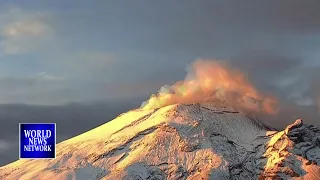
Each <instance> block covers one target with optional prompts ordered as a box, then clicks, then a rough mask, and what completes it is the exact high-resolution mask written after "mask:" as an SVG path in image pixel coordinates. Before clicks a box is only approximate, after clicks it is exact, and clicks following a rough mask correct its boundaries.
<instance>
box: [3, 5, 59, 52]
mask: <svg viewBox="0 0 320 180" xmlns="http://www.w3.org/2000/svg"><path fill="white" fill-rule="evenodd" d="M46 19H48V16H47V15H45V14H43V13H35V12H28V11H23V10H21V9H10V10H9V11H8V12H5V15H3V14H0V35H1V42H0V44H1V46H0V47H1V51H2V53H3V54H18V53H26V52H30V51H34V50H36V49H37V48H41V47H42V46H43V44H44V43H45V41H46V40H48V39H50V38H51V37H52V35H53V29H52V28H51V27H50V25H49V24H48V23H47V21H46Z"/></svg>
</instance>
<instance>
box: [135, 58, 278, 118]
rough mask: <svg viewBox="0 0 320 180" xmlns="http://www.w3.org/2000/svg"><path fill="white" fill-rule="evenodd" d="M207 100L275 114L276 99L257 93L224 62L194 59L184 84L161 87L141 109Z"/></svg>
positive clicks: (182, 82)
mask: <svg viewBox="0 0 320 180" xmlns="http://www.w3.org/2000/svg"><path fill="white" fill-rule="evenodd" d="M209 100H213V101H222V102H225V103H228V104H230V105H232V106H235V107H239V108H243V109H247V110H252V111H256V112H257V111H259V112H265V113H268V114H274V113H277V100H276V99H275V98H273V97H269V96H265V95H263V94H262V93H260V92H259V91H258V90H257V89H256V88H255V87H254V86H253V85H252V84H251V83H250V82H249V81H248V80H247V78H246V76H245V75H244V74H243V73H241V72H240V71H238V70H236V69H232V68H230V66H228V65H227V64H225V63H223V62H219V61H209V60H196V61H195V62H194V63H193V64H192V65H191V66H190V67H189V69H188V73H187V76H186V78H185V80H184V81H178V82H176V83H175V84H174V85H172V86H168V85H166V86H163V87H162V88H161V89H160V90H159V92H158V94H153V95H151V97H150V99H149V100H148V101H146V102H144V103H143V104H142V105H141V108H142V109H155V108H161V107H164V106H167V105H172V104H178V103H182V104H190V103H199V102H204V101H209Z"/></svg>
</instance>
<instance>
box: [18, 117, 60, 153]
mask: <svg viewBox="0 0 320 180" xmlns="http://www.w3.org/2000/svg"><path fill="white" fill-rule="evenodd" d="M55 157H56V124H55V123H20V124H19V158H20V159H53V158H55Z"/></svg>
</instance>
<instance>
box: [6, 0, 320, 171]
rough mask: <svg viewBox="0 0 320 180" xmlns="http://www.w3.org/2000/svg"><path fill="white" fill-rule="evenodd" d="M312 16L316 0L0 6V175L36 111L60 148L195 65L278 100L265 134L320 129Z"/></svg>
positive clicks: (318, 40) (319, 15) (317, 36)
mask: <svg viewBox="0 0 320 180" xmlns="http://www.w3.org/2000/svg"><path fill="white" fill-rule="evenodd" d="M318 7H320V2H319V1H318V0H305V1H299V0H280V1H279V0H269V1H254V0H243V1H237V0H210V1H209V0H200V1H192V0H184V1H169V0H162V1H150V0H149V1H147V0H135V1H132V0H117V1H116V0H109V1H102V0H93V1H85V0H77V1H75V0H72V1H71V0H70V1H65V0H55V1H49V0H28V1H24V0H16V1H10V0H2V1H1V2H0V104H3V105H2V106H1V107H0V120H1V122H0V124H1V126H0V132H3V133H0V166H1V164H5V163H8V162H10V161H12V160H14V159H17V157H18V155H17V151H16V150H14V149H17V148H15V147H16V145H17V142H15V141H16V140H15V139H16V138H17V137H18V134H17V132H16V129H15V128H17V127H18V123H19V122H30V121H41V119H40V120H39V117H40V116H39V117H38V118H37V117H36V116H35V114H34V113H35V112H36V113H37V114H39V113H41V114H42V115H41V117H43V118H46V121H56V122H57V123H58V126H59V123H61V125H62V124H63V123H65V124H63V126H64V128H65V129H64V130H61V132H59V131H58V133H61V140H64V139H66V138H70V137H72V136H74V135H76V134H80V133H81V132H83V131H84V130H89V129H91V128H94V127H96V126H97V125H100V124H101V123H103V122H106V121H107V120H110V119H111V117H115V116H116V115H117V114H119V113H121V112H124V111H127V110H128V109H130V108H134V107H138V106H139V105H140V104H141V102H142V101H143V100H146V99H148V97H149V96H150V94H152V93H156V92H157V90H158V89H160V87H162V86H163V85H165V84H172V83H174V82H175V81H177V80H182V79H183V78H184V76H185V75H186V68H187V67H188V66H189V65H190V64H191V63H192V62H193V61H195V60H196V59H198V58H205V59H212V60H224V61H228V62H230V63H231V64H232V65H233V66H234V67H236V68H238V69H239V70H241V71H242V72H244V73H246V74H247V75H248V77H249V79H250V81H252V82H253V84H254V85H255V86H256V87H258V88H259V89H260V90H261V91H263V92H265V93H268V94H272V95H274V96H276V97H277V98H278V99H279V100H280V112H279V114H278V115H276V116H275V117H270V118H269V119H270V121H269V123H270V124H271V125H273V126H276V127H279V128H282V127H284V126H285V125H287V124H288V123H291V122H293V121H294V120H295V118H298V117H302V118H303V119H304V121H305V122H306V123H309V124H314V125H318V126H319V125H320V123H319V115H320V79H319V77H320V60H319V58H320V51H319V49H320V11H319V10H318V9H319V8H318ZM10 104H11V105H10ZM20 104H28V106H23V105H20ZM65 104H67V105H65ZM79 104H83V106H81V107H79ZM8 107H9V109H10V108H11V109H10V111H9V110H8ZM115 108H116V109H115ZM52 109H58V110H52ZM75 109H76V110H75ZM82 111H87V112H88V114H87V116H85V117H86V118H88V120H87V121H86V120H84V119H83V118H80V117H83V114H81V113H80V114H79V113H78V112H82ZM89 112H90V113H89ZM10 113H11V114H10ZM12 113H14V114H18V115H17V116H13V115H12ZM59 113H62V114H66V116H61V114H59ZM95 113H96V114H99V116H97V115H95ZM57 114H59V116H57ZM26 116H28V117H26ZM70 116H72V118H70ZM8 117H10V118H8ZM103 117H105V118H103ZM12 119H14V120H12ZM33 119H34V120H33ZM76 119H81V120H78V121H77V122H81V123H84V124H86V126H85V127H86V128H84V127H82V126H81V127H80V126H79V127H77V126H74V124H73V123H74V122H75V121H76ZM71 127H72V129H70V130H69V131H68V128H71ZM4 132H5V133H4ZM10 133H11V134H10Z"/></svg>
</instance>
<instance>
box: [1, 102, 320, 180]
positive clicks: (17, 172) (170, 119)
mask: <svg viewBox="0 0 320 180" xmlns="http://www.w3.org/2000/svg"><path fill="white" fill-rule="evenodd" d="M319 164H320V129H319V128H317V127H314V126H312V125H304V124H303V122H302V120H300V119H299V120H296V121H295V122H294V123H293V124H291V125H289V126H288V127H287V128H286V129H285V130H283V131H276V130H274V129H273V128H271V127H269V126H267V125H265V124H263V123H262V122H260V121H258V120H255V119H254V118H252V117H250V116H249V115H247V114H246V113H244V112H242V111H241V110H238V109H236V108H234V107H232V106H228V105H225V104H224V103H221V102H219V103H217V102H213V101H210V102H203V103H194V104H174V105H168V106H165V107H162V108H157V109H152V110H143V109H136V110H132V111H129V112H127V113H123V114H121V115H120V116H119V117H117V118H115V119H114V120H112V121H110V122H108V123H106V124H104V125H102V126H100V127H97V128H95V129H93V130H90V131H88V132H86V133H83V134H81V135H79V136H76V137H74V138H71V139H69V140H66V141H64V142H61V143H59V144H58V145H57V157H56V159H52V160H45V159H44V160H18V161H16V162H13V163H11V164H8V165H6V166H4V167H1V168H0V179H5V180H6V179H8V180H9V179H10V180H11V179H59V180H60V179H80V180H82V179H83V180H88V179H110V180H113V179H127V180H128V179H130V180H136V179H141V180H147V179H150V180H151V179H153V180H156V179H160V180H161V179H172V180H175V179H190V180H191V179H194V180H198V179H221V180H223V179H291V178H292V179H303V178H305V179H319V177H320V168H319Z"/></svg>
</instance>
